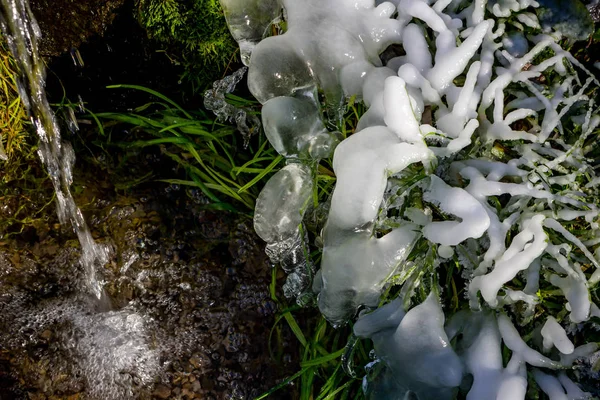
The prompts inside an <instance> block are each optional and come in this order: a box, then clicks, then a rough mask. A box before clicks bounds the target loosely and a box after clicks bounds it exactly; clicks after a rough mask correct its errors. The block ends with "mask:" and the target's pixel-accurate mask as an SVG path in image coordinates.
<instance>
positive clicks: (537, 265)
mask: <svg viewBox="0 0 600 400" xmlns="http://www.w3.org/2000/svg"><path fill="white" fill-rule="evenodd" d="M233 3H239V4H247V2H244V1H242V0H239V1H237V2H233V1H227V2H224V4H233ZM259 3H260V4H261V6H266V5H273V1H267V0H265V1H263V2H257V3H256V4H255V3H254V2H253V3H252V4H255V5H254V6H253V7H254V8H253V11H252V12H258V11H257V10H259V8H256V7H259V5H258V4H259ZM248 4H249V3H248ZM281 6H282V7H283V10H284V14H283V15H284V18H285V21H286V22H287V30H286V31H285V33H283V34H280V35H276V36H271V37H268V38H265V39H264V40H262V41H260V42H259V43H258V44H256V46H255V47H254V48H253V49H252V54H251V56H250V61H249V71H248V85H249V89H250V91H251V92H252V93H253V95H254V96H255V97H256V98H257V99H258V100H259V101H260V102H261V103H262V104H263V105H264V108H263V125H264V127H265V133H266V135H267V137H268V138H269V140H270V141H271V143H272V144H273V146H274V147H275V149H276V150H277V151H278V152H279V153H280V154H281V155H283V156H284V157H286V158H287V160H288V165H287V166H286V167H285V168H284V169H283V170H282V171H281V172H280V173H278V174H276V175H275V176H274V177H273V178H272V181H269V182H268V183H267V185H266V186H265V189H264V191H263V193H261V195H260V197H259V199H258V202H257V209H256V213H255V227H256V230H257V232H258V233H259V235H261V237H263V239H265V241H267V243H268V249H270V251H269V254H270V255H271V258H272V259H273V260H274V261H277V260H282V259H287V260H288V263H287V265H286V266H285V268H286V269H287V270H289V271H293V273H292V275H291V276H295V278H294V279H292V282H291V283H294V282H297V281H298V276H303V277H305V278H306V277H310V276H312V268H313V266H312V265H311V264H310V262H309V261H308V260H307V259H306V257H305V255H306V248H307V242H306V235H305V234H304V232H305V231H304V229H303V223H305V218H304V213H305V211H306V210H307V208H309V203H310V202H311V200H313V199H314V197H313V198H311V197H312V196H311V195H312V193H311V192H312V191H313V190H314V188H315V186H314V185H315V183H314V182H315V176H316V175H317V169H316V166H317V165H318V162H319V160H320V159H322V158H327V157H329V156H330V155H331V154H333V168H334V172H335V175H336V179H337V181H336V186H335V189H334V191H333V193H332V195H331V198H330V204H327V205H326V206H328V208H326V209H328V213H329V214H328V218H327V222H326V224H325V225H324V226H323V230H322V237H321V238H320V239H322V249H323V254H322V259H321V264H320V269H319V270H318V272H317V274H316V276H315V278H314V284H313V290H314V291H315V292H317V293H318V304H319V308H320V310H321V312H322V313H323V314H324V315H325V317H326V318H327V319H328V320H329V321H330V322H331V323H333V324H334V325H340V324H343V323H346V322H348V321H350V320H352V319H353V318H354V317H355V316H356V313H357V311H358V310H359V309H360V308H361V307H366V310H367V311H371V310H373V309H375V308H377V306H378V305H379V304H380V302H381V301H382V299H381V294H382V292H383V289H384V288H387V287H390V285H392V284H398V283H401V284H403V286H402V287H401V289H400V298H398V299H397V300H393V301H391V302H390V303H388V304H387V305H385V306H383V307H380V308H379V309H376V310H375V311H373V312H372V313H368V312H367V313H363V314H362V316H361V317H360V318H359V319H358V321H357V322H356V324H355V326H354V331H355V333H356V335H358V336H360V337H364V338H371V339H372V340H373V343H374V347H375V351H376V354H377V356H378V360H379V362H381V363H383V365H385V372H384V373H383V374H382V375H381V376H380V377H378V378H376V379H372V380H370V381H369V382H367V385H366V388H367V394H370V397H371V398H405V397H404V396H405V395H406V396H413V398H414V396H416V397H417V398H418V399H420V400H426V399H443V398H453V396H454V393H456V392H457V391H459V390H461V391H464V392H466V393H467V398H468V399H473V400H476V399H484V398H485V399H499V400H504V399H506V400H513V399H524V398H525V394H526V392H527V386H528V379H527V373H528V371H529V372H531V373H532V374H533V376H534V379H535V381H536V382H537V384H538V385H539V387H540V389H541V390H542V391H544V392H546V393H547V394H548V395H549V396H550V398H552V399H554V398H556V399H560V398H585V396H587V395H586V394H585V393H584V392H583V391H581V389H579V388H578V387H577V386H576V384H575V383H573V382H572V381H571V380H570V378H569V377H568V376H567V374H566V373H565V372H564V371H563V372H558V371H559V370H563V369H564V368H568V367H571V366H572V365H573V362H574V361H575V360H576V359H577V358H578V357H585V356H588V355H589V354H590V353H591V352H593V351H596V350H597V346H593V344H592V345H589V346H588V345H583V346H579V347H575V343H576V342H575V341H574V338H573V336H572V332H573V330H574V328H573V327H574V326H575V324H578V323H582V322H586V321H588V320H589V318H590V316H592V315H596V316H597V315H599V314H600V311H598V307H597V305H596V304H594V303H593V301H592V298H591V296H590V289H591V288H593V287H595V286H596V285H597V284H598V281H600V264H599V263H598V261H597V256H598V255H599V254H600V250H598V248H599V247H598V245H599V244H600V239H599V238H600V232H598V230H599V225H598V222H597V220H598V212H599V210H598V208H597V206H596V205H595V203H597V200H595V199H597V198H598V197H597V196H598V189H597V188H596V186H597V184H598V182H600V180H599V179H598V178H595V170H594V168H593V166H592V165H591V163H590V161H589V158H590V156H589V154H591V153H593V151H595V150H596V147H597V143H596V142H595V141H594V140H591V138H592V136H591V135H592V134H593V133H595V132H597V128H598V126H599V124H600V117H599V116H598V115H597V114H596V111H595V102H594V100H593V94H594V90H595V87H597V86H598V85H599V84H600V82H598V80H597V79H596V78H595V77H594V76H593V75H592V74H591V73H590V72H589V71H588V70H587V69H586V68H585V67H584V66H583V65H582V64H581V63H579V62H578V61H577V60H576V59H575V58H574V57H573V56H572V55H570V54H569V53H568V52H566V51H564V50H563V49H562V48H561V47H560V46H559V45H558V44H557V42H558V40H559V38H560V35H559V34H558V33H557V32H549V33H548V32H546V33H542V31H541V26H540V23H539V21H538V19H537V16H536V9H537V8H538V7H539V4H538V2H537V1H535V0H473V1H467V0H437V1H436V0H394V1H375V0H306V1H303V2H299V1H294V0H282V1H281ZM273 9H276V10H279V6H274V8H273ZM249 15H250V14H249ZM265 15H267V14H265ZM228 18H230V19H231V18H232V16H231V15H230V16H229V17H228ZM236 18H237V19H238V20H240V18H241V14H239V15H238V16H237V17H236ZM268 18H271V19H272V18H274V17H273V15H272V14H268ZM259 25H260V24H259ZM257 26H258V25H257ZM231 29H232V31H236V29H238V28H236V25H235V24H234V25H231ZM237 33H238V36H236V38H237V37H242V38H244V37H246V36H244V34H243V33H242V31H241V30H240V31H238V32H237ZM234 36H235V34H234ZM247 38H248V40H250V41H254V42H256V35H255V36H252V37H250V36H247ZM242 42H243V40H242ZM254 42H253V43H254ZM351 96H355V99H358V100H362V102H363V103H364V104H365V105H366V106H367V107H368V110H367V111H366V113H365V114H364V115H363V116H362V117H361V119H360V121H359V122H358V125H357V127H356V129H355V132H354V133H353V134H352V135H349V136H348V137H347V138H344V140H342V141H341V142H340V143H339V144H338V138H341V137H340V135H339V133H337V132H332V130H331V129H330V130H329V131H328V129H327V128H326V127H330V126H334V125H336V124H337V123H338V122H339V118H340V116H341V115H342V113H343V111H344V109H343V107H342V106H343V103H344V99H345V98H348V97H351ZM323 115H327V117H328V121H325V122H324V120H323ZM336 146H337V147H336ZM291 171H297V172H294V173H292V172H291ZM300 171H302V172H300ZM415 198H418V199H419V201H415V200H414V199H415ZM567 226H571V227H572V226H577V227H578V229H575V230H573V229H567ZM574 232H577V233H574ZM419 244H421V245H422V246H418V245H419ZM423 244H424V245H423ZM423 248H425V249H428V250H427V251H425V252H418V251H414V249H423ZM298 249H301V250H302V251H299V250H298ZM289 254H293V255H294V256H293V257H290V256H289ZM299 254H300V256H298V255H299ZM286 257H287V258H286ZM289 260H296V261H297V262H295V264H294V261H292V265H290V262H289ZM447 263H451V264H454V263H457V264H459V265H460V268H461V269H462V272H463V277H464V278H465V280H466V288H465V289H466V290H465V292H466V294H467V296H468V299H469V308H470V310H464V311H461V312H458V313H456V314H455V315H454V316H452V318H449V322H448V324H447V325H446V326H445V327H444V320H445V317H444V312H443V308H442V306H441V304H442V303H443V298H444V293H443V288H439V283H438V282H437V280H436V279H435V276H436V268H444V267H445V266H446V265H448V264H447ZM301 281H302V284H296V285H293V284H290V279H288V289H289V288H290V287H293V289H294V290H288V291H287V292H286V294H287V295H290V296H292V297H294V296H298V295H301V294H302V291H304V290H306V289H307V285H306V281H305V280H301ZM417 285H421V286H423V285H425V287H426V289H427V290H428V292H430V293H429V296H427V297H425V296H423V295H418V294H417V293H416V291H415V290H414V287H415V286H417ZM422 292H423V290H421V293H422ZM542 292H543V293H550V296H555V297H557V298H562V299H563V300H562V301H564V303H565V308H566V310H565V311H564V312H562V313H560V314H559V316H557V318H553V317H548V318H544V320H543V321H538V320H536V319H535V317H536V313H535V310H536V309H537V307H539V306H540V304H541V302H542V301H543V296H542V295H541V294H540V293H542ZM436 293H440V294H439V295H438V294H436ZM411 306H412V308H411ZM531 324H538V325H539V329H538V330H537V331H536V332H539V335H538V336H540V337H541V338H540V340H539V343H536V342H535V341H534V340H531V338H530V337H527V338H526V339H524V338H522V337H521V335H520V333H519V332H520V329H521V328H520V326H524V325H528V326H530V325H531ZM567 327H568V329H566V328H567ZM452 339H454V341H455V344H452V345H451V342H450V341H451V340H452ZM586 346H587V347H586ZM503 348H505V349H508V350H507V351H509V352H510V354H511V358H510V361H509V362H508V364H507V365H506V366H504V364H503V362H502V361H503V360H502V351H503ZM406 365H410V368H406V367H405V366H406ZM411 392H412V394H410V393H411ZM407 398H409V397H407Z"/></svg>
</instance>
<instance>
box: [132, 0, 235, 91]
mask: <svg viewBox="0 0 600 400" xmlns="http://www.w3.org/2000/svg"><path fill="white" fill-rule="evenodd" d="M137 5H138V7H137V9H138V19H139V21H140V23H141V24H142V26H144V27H145V28H146V30H147V31H148V35H149V36H150V37H151V38H153V39H155V40H157V41H159V42H160V43H162V44H163V45H164V46H165V48H166V51H167V53H168V54H169V56H170V57H171V58H173V59H174V60H176V61H177V62H179V63H181V64H182V65H183V66H184V67H185V73H184V78H185V80H186V81H189V82H190V83H192V84H193V85H194V88H195V89H198V90H202V89H204V88H205V87H206V86H207V85H208V84H209V83H210V82H212V81H213V80H215V79H217V78H219V77H220V75H222V73H223V71H224V70H225V69H226V68H227V65H228V64H230V63H231V62H233V61H235V57H237V54H236V52H237V46H236V43H235V41H234V40H233V38H232V37H231V35H230V33H229V30H228V28H227V24H226V22H225V17H224V15H223V10H222V9H221V6H220V3H219V0H138V3H137Z"/></svg>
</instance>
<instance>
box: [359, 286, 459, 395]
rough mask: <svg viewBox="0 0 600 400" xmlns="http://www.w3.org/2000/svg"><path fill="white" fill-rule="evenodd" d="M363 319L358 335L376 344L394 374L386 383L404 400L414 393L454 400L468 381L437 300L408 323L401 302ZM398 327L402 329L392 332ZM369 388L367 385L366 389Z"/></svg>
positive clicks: (419, 309)
mask: <svg viewBox="0 0 600 400" xmlns="http://www.w3.org/2000/svg"><path fill="white" fill-rule="evenodd" d="M390 304H394V305H393V306H391V305H390V306H388V307H382V308H380V309H378V310H376V311H375V312H373V313H371V314H367V315H364V316H362V317H361V318H360V319H359V320H358V322H357V323H356V326H357V329H356V330H355V334H357V335H359V336H361V337H366V338H371V339H372V340H373V346H374V348H375V353H376V354H377V355H378V357H379V358H380V359H381V360H382V361H383V362H384V363H385V365H386V366H387V368H388V369H389V372H390V373H388V374H386V378H387V379H388V380H389V379H392V380H393V381H392V382H389V381H388V382H384V385H385V386H386V387H390V388H395V390H394V396H393V397H390V398H395V399H400V398H404V397H403V395H408V394H409V393H411V392H412V395H413V398H414V396H416V398H417V399H419V400H445V399H451V398H452V396H453V392H454V388H456V387H457V386H458V385H460V383H461V381H462V378H463V365H462V363H461V360H460V358H459V357H458V355H457V354H456V353H455V352H454V349H452V347H451V346H450V340H449V339H448V336H447V335H446V332H445V331H444V313H443V311H442V308H441V305H440V303H439V299H438V297H437V295H435V294H433V293H431V294H430V295H429V296H428V297H427V299H426V300H425V301H424V302H423V303H421V304H419V305H418V306H416V307H414V308H413V309H411V310H410V311H409V312H408V313H406V315H405V316H404V317H402V316H401V315H402V313H401V312H399V311H398V310H397V309H398V308H401V307H402V303H401V302H398V301H396V302H393V303H390ZM396 321H399V324H398V325H397V326H395V327H394V326H392V324H393V323H394V322H396ZM367 386H368V383H367Z"/></svg>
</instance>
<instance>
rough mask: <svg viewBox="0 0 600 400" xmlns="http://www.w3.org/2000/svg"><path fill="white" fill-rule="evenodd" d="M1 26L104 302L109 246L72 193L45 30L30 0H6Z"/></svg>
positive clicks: (46, 160) (45, 156)
mask: <svg viewBox="0 0 600 400" xmlns="http://www.w3.org/2000/svg"><path fill="white" fill-rule="evenodd" d="M0 26H1V27H2V32H3V33H4V35H5V37H6V38H7V41H8V44H9V47H10V50H11V52H12V53H13V55H14V57H15V59H16V61H17V63H18V66H19V69H20V85H19V91H20V95H21V99H22V101H23V102H24V103H25V106H26V107H27V109H28V111H29V115H30V118H31V122H32V124H33V126H34V128H35V131H36V133H37V135H38V137H39V150H38V154H39V157H40V159H41V160H42V163H43V164H44V166H45V167H46V169H47V171H48V175H49V176H50V179H51V181H52V184H53V186H54V190H55V192H56V205H57V210H58V217H59V220H60V223H61V224H67V223H70V224H71V226H72V227H73V230H74V231H75V233H76V234H77V237H78V239H79V243H80V244H81V253H82V256H81V264H82V266H83V268H84V271H85V286H86V287H85V288H82V291H86V292H89V293H91V294H93V295H94V296H95V297H96V298H97V299H98V300H99V301H100V300H102V298H103V290H102V283H101V280H100V279H99V277H98V271H97V270H98V268H99V267H101V266H103V265H104V264H105V263H106V261H107V259H108V254H107V250H106V249H105V248H103V247H102V246H101V245H99V244H98V243H96V242H95V241H94V239H93V238H92V234H91V233H90V230H89V228H88V226H87V224H86V222H85V219H84V217H83V214H82V213H81V210H80V209H79V208H78V207H77V204H76V203H75V200H74V199H73V196H72V194H71V190H70V186H71V183H72V182H73V164H74V162H75V154H74V152H73V148H72V147H71V145H70V144H69V143H68V142H65V141H63V140H62V138H61V132H60V128H59V126H58V123H57V121H56V117H55V115H54V113H53V112H52V109H51V108H50V104H49V102H48V99H47V97H46V91H45V84H46V67H45V65H44V61H43V60H42V58H41V56H40V53H39V48H38V44H39V40H40V35H41V32H40V29H39V27H38V25H37V23H36V21H35V18H34V17H33V14H32V12H31V9H30V7H29V4H28V3H27V1H26V0H2V13H1V14H0Z"/></svg>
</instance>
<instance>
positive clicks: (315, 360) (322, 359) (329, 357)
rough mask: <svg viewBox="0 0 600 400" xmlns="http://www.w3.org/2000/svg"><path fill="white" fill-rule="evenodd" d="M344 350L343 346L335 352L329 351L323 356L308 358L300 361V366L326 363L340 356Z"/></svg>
mask: <svg viewBox="0 0 600 400" xmlns="http://www.w3.org/2000/svg"><path fill="white" fill-rule="evenodd" d="M345 350H346V349H345V348H341V349H339V350H338V351H336V352H335V353H331V354H328V355H326V356H323V357H317V358H313V359H312V360H309V361H304V362H301V363H300V366H301V367H302V368H308V367H315V366H317V365H321V364H325V363H328V362H329V361H333V360H336V359H338V358H340V357H341V356H342V354H344V351H345Z"/></svg>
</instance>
